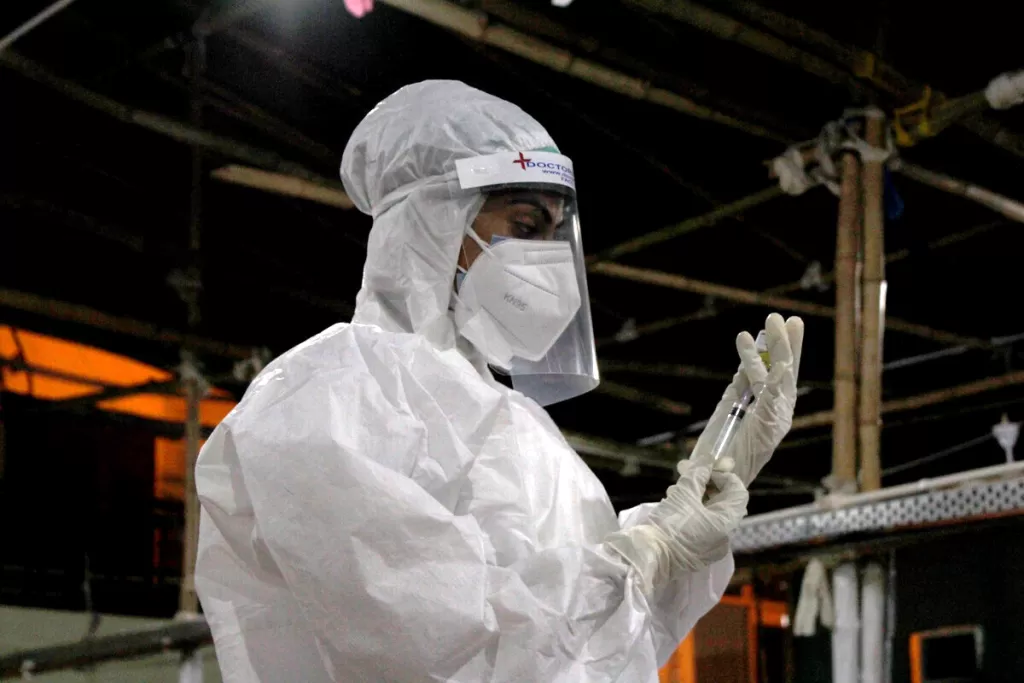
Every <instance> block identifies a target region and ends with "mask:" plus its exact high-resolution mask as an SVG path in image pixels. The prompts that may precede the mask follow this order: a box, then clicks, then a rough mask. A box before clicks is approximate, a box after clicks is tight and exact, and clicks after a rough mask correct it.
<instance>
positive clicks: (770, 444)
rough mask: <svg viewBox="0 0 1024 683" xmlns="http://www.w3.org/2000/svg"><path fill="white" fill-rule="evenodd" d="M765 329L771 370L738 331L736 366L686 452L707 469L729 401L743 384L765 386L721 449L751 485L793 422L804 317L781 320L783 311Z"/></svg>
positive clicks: (750, 340)
mask: <svg viewBox="0 0 1024 683" xmlns="http://www.w3.org/2000/svg"><path fill="white" fill-rule="evenodd" d="M764 329H765V333H766V334H767V337H768V355H769V358H770V360H771V370H770V371H769V370H768V369H766V368H765V366H764V363H763V362H762V361H761V358H760V356H759V355H758V353H757V348H756V347H755V345H754V338H753V337H751V336H750V334H749V333H748V332H741V333H740V334H739V336H738V337H736V350H737V352H739V356H740V368H739V370H738V371H737V372H736V375H735V376H734V377H733V379H732V384H730V385H729V388H728V389H726V390H725V394H723V395H722V400H721V401H719V402H718V407H716V408H715V412H714V414H712V416H711V419H710V420H709V421H708V424H707V426H706V427H704V431H703V432H701V435H700V438H699V439H697V445H696V446H694V449H693V453H691V454H690V460H691V461H693V462H694V463H696V464H698V465H703V466H705V467H711V466H712V464H713V460H712V453H711V449H712V446H714V443H715V439H716V438H718V434H719V433H720V432H721V431H722V425H723V424H724V423H725V420H726V418H727V417H728V416H729V411H730V410H731V409H732V406H733V404H735V403H736V401H737V400H738V399H739V397H740V396H741V395H742V394H743V392H744V391H746V389H747V387H750V386H755V387H756V386H757V385H758V384H763V386H764V390H763V391H762V392H761V395H760V398H758V399H757V401H755V402H754V404H753V405H752V406H751V407H750V408H749V409H748V410H747V414H746V417H744V418H743V422H741V423H740V426H739V429H738V430H737V432H736V436H735V437H734V438H733V440H732V443H731V444H730V446H729V450H728V452H727V453H725V455H727V456H729V457H730V458H732V460H733V461H734V462H735V467H734V469H733V472H734V473H735V474H737V475H738V476H739V478H740V479H741V480H742V481H743V484H744V485H746V486H749V485H750V482H752V481H753V480H754V477H756V476H757V473H758V472H760V471H761V468H762V467H764V466H765V464H766V463H767V462H768V460H769V459H771V457H772V453H774V452H775V449H776V447H778V445H779V443H780V442H781V441H782V438H783V437H784V436H785V435H786V433H787V432H789V428H790V427H791V426H792V424H793V410H794V409H795V408H796V380H797V374H798V372H799V370H800V353H801V350H802V349H803V343H804V321H803V320H801V319H800V318H798V317H796V316H794V317H792V318H790V319H789V320H786V321H783V319H782V316H781V315H779V314H778V313H772V314H771V315H769V316H768V319H767V320H766V321H765V324H764ZM716 469H722V468H721V467H716Z"/></svg>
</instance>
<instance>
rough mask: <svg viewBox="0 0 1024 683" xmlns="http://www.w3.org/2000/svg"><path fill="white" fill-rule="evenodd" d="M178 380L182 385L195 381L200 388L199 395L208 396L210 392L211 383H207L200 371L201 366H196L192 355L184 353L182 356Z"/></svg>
mask: <svg viewBox="0 0 1024 683" xmlns="http://www.w3.org/2000/svg"><path fill="white" fill-rule="evenodd" d="M178 378H179V379H180V380H181V382H182V383H185V382H189V381H194V382H195V383H196V385H197V386H198V387H199V395H200V396H206V392H208V391H209V390H210V383H209V382H207V381H206V378H205V377H203V374H202V373H201V372H200V371H199V366H198V365H196V362H195V359H194V358H193V357H192V354H191V353H188V352H183V353H182V354H181V365H179V366H178Z"/></svg>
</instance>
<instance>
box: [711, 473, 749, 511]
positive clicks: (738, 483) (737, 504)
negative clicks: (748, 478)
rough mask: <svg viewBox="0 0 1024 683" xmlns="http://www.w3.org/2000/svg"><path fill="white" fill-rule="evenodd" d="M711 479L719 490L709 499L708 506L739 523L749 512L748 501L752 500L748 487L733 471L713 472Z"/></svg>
mask: <svg viewBox="0 0 1024 683" xmlns="http://www.w3.org/2000/svg"><path fill="white" fill-rule="evenodd" d="M711 481H712V482H713V483H714V488H715V489H717V490H716V491H715V493H714V494H712V495H711V497H710V498H709V499H708V503H707V506H706V507H707V508H708V510H711V511H714V512H718V513H721V514H724V515H726V517H727V518H729V519H730V520H732V522H733V523H738V522H739V520H740V519H742V518H743V516H744V515H746V514H747V501H749V500H750V494H749V493H748V492H747V487H746V486H744V485H743V481H742V480H741V479H740V478H739V477H738V476H736V475H735V474H733V473H731V472H712V473H711Z"/></svg>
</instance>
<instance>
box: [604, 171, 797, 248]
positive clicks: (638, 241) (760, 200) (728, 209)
mask: <svg viewBox="0 0 1024 683" xmlns="http://www.w3.org/2000/svg"><path fill="white" fill-rule="evenodd" d="M783 194H784V193H783V192H782V189H781V188H779V187H778V186H777V185H773V186H772V187H768V188H765V189H763V190H759V191H758V192H755V193H753V194H750V195H747V196H746V197H741V198H740V199H737V200H736V201H734V202H730V203H729V204H723V205H722V206H718V207H716V208H714V209H712V210H711V211H708V212H707V213H705V214H702V215H700V216H695V217H693V218H688V219H686V220H685V221H682V222H681V223H676V224H675V225H670V226H667V227H664V228H661V229H659V230H655V231H654V232H649V233H647V234H644V235H639V236H637V237H634V238H633V239H630V240H627V241H625V242H622V243H621V244H617V245H615V246H614V247H611V248H609V249H605V250H604V251H601V252H599V253H597V254H593V255H591V256H588V257H587V263H588V264H589V265H593V264H595V263H599V262H602V261H613V260H615V259H617V258H619V257H620V256H625V255H626V254H633V253H636V252H638V251H640V250H642V249H646V248H648V247H652V246H654V245H655V244H660V243H662V242H665V241H667V240H670V239H673V238H675V237H679V236H680V235H685V234H686V233H689V232H693V231H695V230H700V229H701V228H707V227H710V226H712V225H715V224H717V223H719V222H721V221H723V220H725V219H726V218H732V217H735V216H737V215H739V214H742V213H743V212H745V211H749V210H750V209H752V208H754V207H756V206H760V205H761V204H764V203H766V202H768V201H771V200H772V199H775V198H776V197H781V196H783Z"/></svg>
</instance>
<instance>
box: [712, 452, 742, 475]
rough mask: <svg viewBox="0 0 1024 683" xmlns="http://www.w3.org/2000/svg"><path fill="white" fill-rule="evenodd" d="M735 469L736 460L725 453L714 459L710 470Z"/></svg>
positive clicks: (725, 470)
mask: <svg viewBox="0 0 1024 683" xmlns="http://www.w3.org/2000/svg"><path fill="white" fill-rule="evenodd" d="M734 469H736V461H735V460H733V459H732V458H730V457H729V456H727V455H725V456H722V457H721V458H719V459H718V460H716V461H715V464H714V465H712V466H711V471H712V472H732V471H733V470H734Z"/></svg>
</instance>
